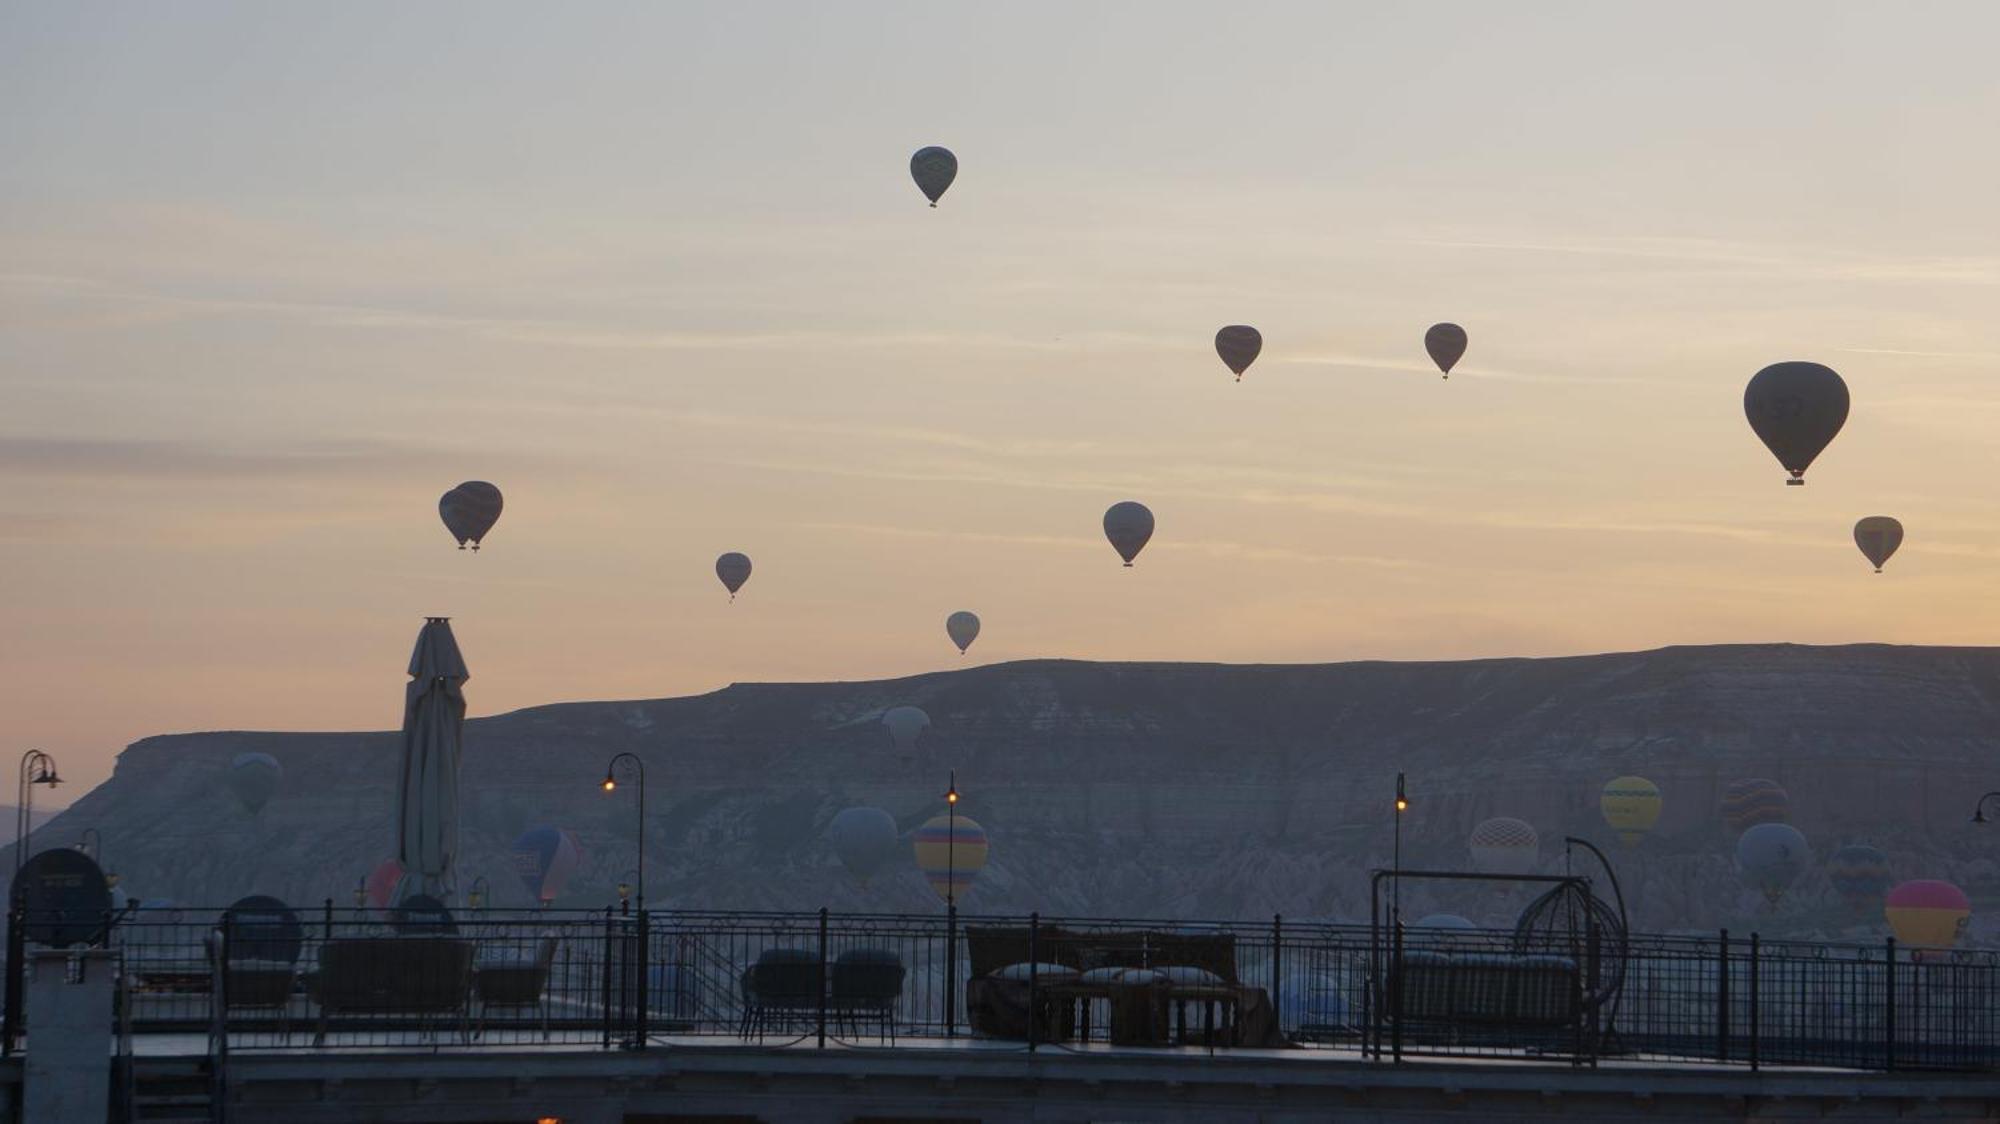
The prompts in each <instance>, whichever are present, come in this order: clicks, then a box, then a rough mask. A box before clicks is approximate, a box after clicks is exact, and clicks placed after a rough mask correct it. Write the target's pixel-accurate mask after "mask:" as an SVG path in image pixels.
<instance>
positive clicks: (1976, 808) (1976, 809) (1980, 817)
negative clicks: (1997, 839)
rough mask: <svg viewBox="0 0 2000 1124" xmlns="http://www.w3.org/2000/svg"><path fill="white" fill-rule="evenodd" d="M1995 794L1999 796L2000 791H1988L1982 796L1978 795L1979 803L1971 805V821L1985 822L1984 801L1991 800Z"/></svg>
mask: <svg viewBox="0 0 2000 1124" xmlns="http://www.w3.org/2000/svg"><path fill="white" fill-rule="evenodd" d="M1996 796H2000V792H1989V793H1987V794H1986V795H1984V796H1982V797H1980V798H1979V803H1977V804H1974V805H1973V806H1972V822H1973V823H1986V822H1987V819H1986V802H1987V801H1988V800H1991V799H1993V798H1994V797H1996Z"/></svg>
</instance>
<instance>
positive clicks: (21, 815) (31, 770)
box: [14, 749, 62, 874]
mask: <svg viewBox="0 0 2000 1124" xmlns="http://www.w3.org/2000/svg"><path fill="white" fill-rule="evenodd" d="M61 783H62V778H61V777H59V776H57V775H56V759H55V758H53V757H50V756H49V755H48V754H46V753H43V752H42V751H41V750H39V749H31V750H29V751H28V752H26V753H24V754H22V755H21V783H20V786H19V787H18V788H17V789H16V790H15V795H14V873H15V874H19V873H21V863H22V861H23V860H24V859H25V858H26V856H27V853H28V836H29V834H30V833H32V832H33V831H34V818H35V787H34V786H36V785H38V784H45V785H48V786H49V787H50V788H54V787H55V786H57V785H59V784H61Z"/></svg>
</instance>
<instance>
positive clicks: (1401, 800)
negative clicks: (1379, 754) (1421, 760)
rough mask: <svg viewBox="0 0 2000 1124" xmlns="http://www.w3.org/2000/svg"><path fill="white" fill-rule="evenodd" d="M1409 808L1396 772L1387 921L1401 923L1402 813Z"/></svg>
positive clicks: (1406, 793) (1404, 790) (1399, 775)
mask: <svg viewBox="0 0 2000 1124" xmlns="http://www.w3.org/2000/svg"><path fill="white" fill-rule="evenodd" d="M1409 810H1410V794H1409V790H1408V789H1406V788H1405V787H1404V785H1403V774H1401V773H1397V774H1396V850H1395V855H1394V857H1393V858H1391V859H1390V862H1389V868H1390V869H1391V870H1393V871H1395V881H1394V882H1393V883H1392V884H1391V885H1390V888H1389V922H1390V924H1392V925H1400V924H1402V923H1403V813H1404V812H1407V811H1409Z"/></svg>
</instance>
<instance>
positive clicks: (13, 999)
mask: <svg viewBox="0 0 2000 1124" xmlns="http://www.w3.org/2000/svg"><path fill="white" fill-rule="evenodd" d="M26 922H27V913H26V911H25V910H23V909H22V908H21V905H20V898H19V896H16V897H15V899H14V906H13V908H11V909H9V910H8V911H7V998H6V1002H5V1004H4V1007H5V1013H4V1017H0V1023H4V1026H0V1057H13V1056H14V1049H15V1046H16V1045H17V1044H18V1043H19V1042H20V1040H21V989H22V988H23V987H25V986H26V976H27V974H28V966H27V943H26V941H27V938H26V936H25V934H23V933H22V932H21V927H22V926H23V925H24V924H26Z"/></svg>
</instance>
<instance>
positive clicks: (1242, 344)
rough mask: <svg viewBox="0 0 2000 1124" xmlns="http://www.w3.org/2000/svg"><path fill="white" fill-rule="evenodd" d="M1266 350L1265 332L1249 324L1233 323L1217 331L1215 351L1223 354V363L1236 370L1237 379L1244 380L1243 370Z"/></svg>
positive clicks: (1238, 380)
mask: <svg viewBox="0 0 2000 1124" xmlns="http://www.w3.org/2000/svg"><path fill="white" fill-rule="evenodd" d="M1263 350H1264V333H1262V332H1259V331H1258V330H1257V329H1255V328H1252V327H1251V326H1250V325H1248V324H1231V325H1229V326H1228V327H1226V328H1224V329H1222V330H1221V331H1219V332H1217V333H1215V353H1216V354H1217V355H1220V356H1222V363H1223V365H1224V366H1226V367H1228V368H1229V369H1230V370H1232V371H1235V372H1236V381H1237V382H1242V381H1243V372H1245V371H1247V370H1249V369H1250V364H1252V363H1255V362H1256V361H1257V354H1258V353H1259V352H1261V351H1263Z"/></svg>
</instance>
